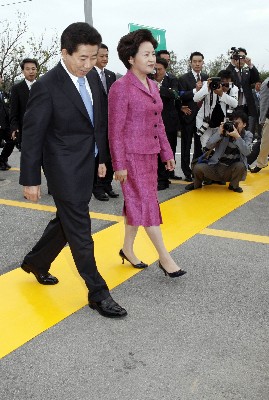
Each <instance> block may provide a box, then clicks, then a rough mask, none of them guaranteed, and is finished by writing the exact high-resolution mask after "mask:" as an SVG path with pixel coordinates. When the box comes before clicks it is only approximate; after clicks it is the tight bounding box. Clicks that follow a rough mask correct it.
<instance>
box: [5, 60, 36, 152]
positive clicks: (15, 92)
mask: <svg viewBox="0 0 269 400" xmlns="http://www.w3.org/2000/svg"><path fill="white" fill-rule="evenodd" d="M20 67H21V70H22V73H23V75H24V79H23V80H22V81H21V82H19V83H17V84H15V85H14V86H13V87H12V88H11V99H10V129H11V135H12V138H13V140H16V146H17V147H18V149H19V150H20V149H21V141H22V124H23V117H24V114H25V110H26V106H27V102H28V99H29V93H30V90H31V87H32V85H33V83H34V82H35V80H36V75H37V69H38V63H37V61H36V60H34V59H32V58H25V59H24V60H22V62H21V64H20Z"/></svg>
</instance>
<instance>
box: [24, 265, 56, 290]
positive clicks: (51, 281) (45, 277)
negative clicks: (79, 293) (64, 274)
mask: <svg viewBox="0 0 269 400" xmlns="http://www.w3.org/2000/svg"><path fill="white" fill-rule="evenodd" d="M21 268H22V269H23V270H24V271H25V272H27V273H28V274H30V272H32V274H34V276H35V277H36V280H37V281H38V282H39V283H41V285H56V283H58V282H59V281H58V279H57V278H56V276H52V275H51V274H49V273H47V274H46V273H40V272H37V271H35V269H34V268H33V267H32V265H29V264H26V263H23V264H22V265H21Z"/></svg>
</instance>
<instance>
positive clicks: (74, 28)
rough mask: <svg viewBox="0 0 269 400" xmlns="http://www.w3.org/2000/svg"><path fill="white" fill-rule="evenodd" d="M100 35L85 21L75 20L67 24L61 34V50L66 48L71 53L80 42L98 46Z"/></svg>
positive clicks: (100, 40)
mask: <svg viewBox="0 0 269 400" xmlns="http://www.w3.org/2000/svg"><path fill="white" fill-rule="evenodd" d="M101 42H102V36H101V35H100V33H99V32H98V31H97V30H96V29H95V28H94V27H92V26H91V25H89V24H87V23H86V22H75V23H74V24H71V25H69V26H68V27H67V28H66V29H65V30H64V31H63V33H62V35H61V50H63V49H66V50H67V53H68V54H69V55H72V54H73V53H74V52H75V51H76V50H77V48H78V46H79V45H80V44H86V45H87V44H90V45H92V46H94V45H98V47H99V46H100V44H101Z"/></svg>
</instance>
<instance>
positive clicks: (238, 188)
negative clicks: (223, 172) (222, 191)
mask: <svg viewBox="0 0 269 400" xmlns="http://www.w3.org/2000/svg"><path fill="white" fill-rule="evenodd" d="M228 189H229V190H233V191H234V192H236V193H243V189H242V188H241V187H240V186H238V187H237V188H234V187H233V186H232V185H231V184H230V185H229V186H228Z"/></svg>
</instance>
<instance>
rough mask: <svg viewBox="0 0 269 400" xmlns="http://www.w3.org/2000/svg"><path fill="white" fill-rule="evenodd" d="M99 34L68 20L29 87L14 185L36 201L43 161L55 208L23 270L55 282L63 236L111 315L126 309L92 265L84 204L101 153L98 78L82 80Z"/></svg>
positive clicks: (102, 309)
mask: <svg viewBox="0 0 269 400" xmlns="http://www.w3.org/2000/svg"><path fill="white" fill-rule="evenodd" d="M101 41H102V38H101V36H100V34H99V33H98V32H97V30H96V29H94V28H93V27H91V26H90V25H88V24H87V23H84V22H78V23H74V24H71V25H69V26H68V27H67V28H66V29H65V30H64V32H63V33H62V36H61V54H62V60H61V62H60V63H59V64H58V65H57V66H56V67H55V68H53V69H52V70H51V71H49V72H48V73H47V74H45V75H44V76H43V77H41V78H40V79H39V80H38V81H37V82H36V83H35V84H34V85H33V87H32V89H31V94H30V98H29V102H28V105H27V110H26V113H25V118H24V123H23V142H22V156H21V175H20V184H22V185H23V186H24V197H25V198H26V199H28V200H30V201H38V199H39V198H40V182H41V166H42V167H43V169H44V173H45V175H46V178H47V182H48V187H49V189H50V192H51V194H52V196H53V199H54V202H55V205H56V207H57V213H56V218H54V219H53V220H52V221H50V222H49V224H48V226H47V227H46V229H45V231H44V233H43V235H42V237H41V239H40V240H39V241H38V242H37V244H36V245H35V246H34V247H33V249H32V250H31V251H30V252H29V253H28V254H27V255H26V256H25V258H24V261H23V263H22V269H23V270H24V271H26V272H28V273H30V272H32V273H33V274H34V275H35V277H36V279H37V280H38V282H39V283H41V284H45V285H54V284H57V283H58V279H57V278H56V277H53V276H52V275H50V274H49V268H50V265H51V263H52V262H53V261H54V259H55V258H56V257H57V256H58V254H59V253H60V251H61V250H62V249H63V247H64V246H65V245H66V243H67V242H68V243H69V246H70V249H71V252H72V255H73V258H74V261H75V264H76V267H77V270H78V272H79V274H80V275H81V277H82V278H83V279H84V281H85V283H86V286H87V288H88V290H89V295H88V299H89V306H90V307H91V308H93V309H96V310H97V311H98V312H99V313H100V314H101V315H103V316H105V317H114V318H116V317H123V316H125V315H127V312H126V310H124V309H123V308H122V307H121V306H119V305H118V304H117V303H116V302H115V301H114V300H113V299H112V297H111V296H110V294H109V290H108V287H107V285H106V282H105V281H104V279H103V278H102V276H101V275H100V273H99V272H98V270H97V266H96V262H95V258H94V243H93V239H92V236H91V220H90V216H89V206H88V203H89V201H90V198H91V195H92V187H93V180H94V166H95V154H96V153H97V152H98V154H99V162H100V165H99V174H100V175H101V176H104V175H105V164H104V162H105V161H106V159H107V146H106V132H105V129H104V126H103V124H102V118H101V111H102V110H101V102H100V96H99V88H98V82H97V80H96V79H95V78H94V77H90V76H89V77H88V78H87V79H85V76H86V75H87V74H88V72H89V71H90V69H91V68H92V67H93V66H94V65H95V63H96V58H97V51H98V47H99V45H100V43H101Z"/></svg>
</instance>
